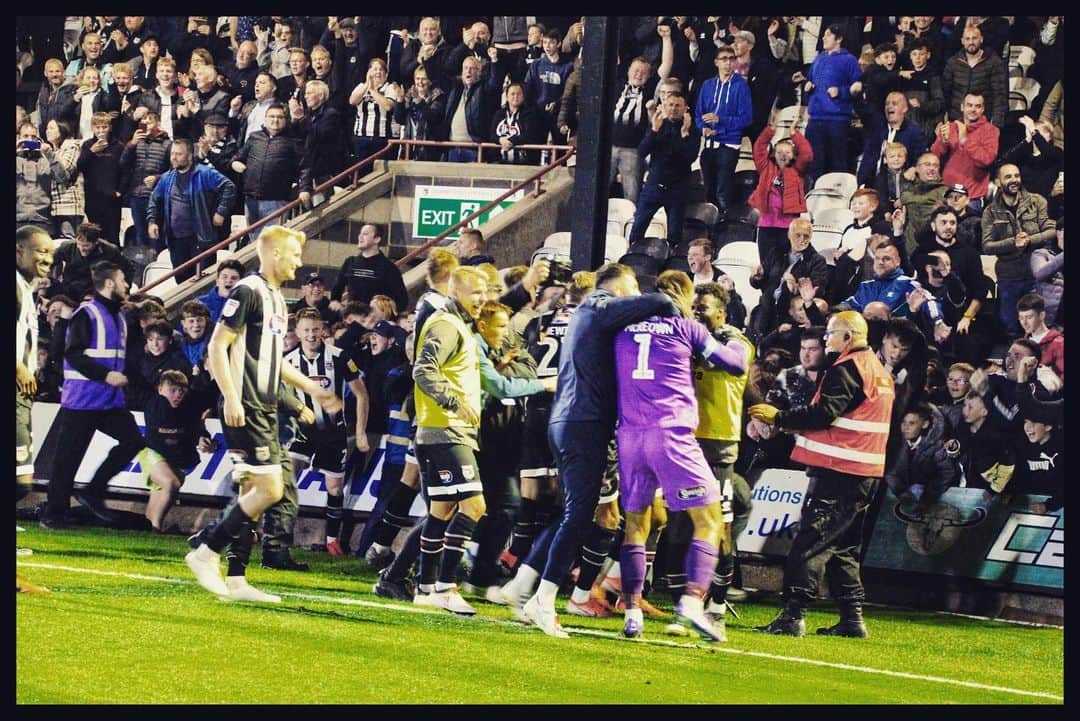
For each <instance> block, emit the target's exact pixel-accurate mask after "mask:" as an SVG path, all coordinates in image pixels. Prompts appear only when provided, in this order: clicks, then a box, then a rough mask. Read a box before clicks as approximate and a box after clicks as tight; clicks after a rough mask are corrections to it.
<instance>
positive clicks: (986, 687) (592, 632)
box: [17, 561, 1065, 701]
mask: <svg viewBox="0 0 1080 721" xmlns="http://www.w3.org/2000/svg"><path fill="white" fill-rule="evenodd" d="M17 563H18V565H20V566H26V567H28V568H46V569H52V570H56V571H70V572H72V573H88V574H93V575H97V576H115V577H120V578H131V579H135V580H139V581H158V582H161V583H173V584H183V585H189V584H194V583H195V582H194V581H186V580H182V579H178V578H169V577H166V576H147V575H143V574H139V573H125V572H121V571H100V570H97V569H93V568H78V567H75V566H61V565H58V564H52V563H36V562H26V561H18V562H17ZM277 593H279V594H280V595H281V596H289V597H293V598H297V599H302V600H309V601H322V602H328V603H339V604H342V605H346V606H360V607H364V608H382V609H387V608H392V609H394V610H397V611H405V612H408V613H422V614H431V615H438V616H443V617H447V615H446V614H445V613H443V612H442V611H439V610H436V609H429V608H427V607H423V606H412V605H405V604H399V603H390V602H376V601H365V600H363V599H359V598H338V597H335V596H323V595H319V594H312V593H295V592H292V591H278V592H277ZM472 618H473V619H474V620H477V621H483V622H485V623H495V624H498V625H502V626H510V627H512V628H522V625H521V624H520V623H518V622H517V621H510V620H503V619H500V618H486V617H481V616H473V617H472ZM567 629H568V631H571V632H572V633H573V635H579V636H595V637H598V638H608V639H618V640H626V639H622V637H621V636H620V634H619V633H618V632H615V631H603V630H600V629H590V628H576V627H573V626H570V627H567ZM633 643H642V644H648V645H651V646H667V647H676V648H688V647H689V648H706V649H709V650H712V651H719V652H721V653H730V654H735V655H740V656H752V657H754V658H763V659H768V660H770V661H787V662H790V663H802V664H807V665H811V666H822V667H825V668H834V669H838V670H842V671H856V672H859V673H867V674H874V675H878V676H891V677H894V678H904V679H910V680H914V681H926V682H929V683H940V684H948V685H952V686H963V687H964V688H974V689H980V690H983V691H1000V692H1002V693H1011V694H1016V695H1019V696H1033V697H1036V698H1045V699H1050V700H1053V701H1064V700H1065V697H1064V696H1060V695H1058V694H1052V693H1045V692H1042V691H1027V690H1024V689H1017V688H1010V687H1008V686H993V685H990V684H984V683H977V682H974V681H962V680H960V679H955V678H945V677H941V676H927V675H924V674H918V673H907V672H905V671H891V670H889V669H883V668H872V667H869V666H854V665H851V664H846V663H836V662H835V661H821V660H818V659H813V658H802V657H800V656H783V655H780V654H773V653H765V652H763V651H747V650H743V649H737V648H730V647H728V646H722V645H719V644H709V645H707V646H706V645H702V644H695V643H679V642H677V641H669V640H666V639H654V638H643V639H635V640H634V641H633Z"/></svg>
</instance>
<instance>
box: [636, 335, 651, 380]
mask: <svg viewBox="0 0 1080 721" xmlns="http://www.w3.org/2000/svg"><path fill="white" fill-rule="evenodd" d="M634 342H635V343H637V344H638V349H637V368H635V369H634V372H633V373H631V374H630V377H631V378H633V379H634V380H636V381H651V380H652V379H653V378H655V377H656V374H655V373H654V372H653V371H652V369H651V368H649V346H650V345H651V344H652V336H651V335H649V334H648V333H635V334H634Z"/></svg>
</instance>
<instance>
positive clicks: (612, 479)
mask: <svg viewBox="0 0 1080 721" xmlns="http://www.w3.org/2000/svg"><path fill="white" fill-rule="evenodd" d="M618 497H619V451H618V448H617V446H616V445H615V439H614V438H612V439H611V442H609V443H608V447H607V463H606V465H605V466H604V475H603V477H602V478H601V479H600V500H599V501H598V504H599V505H601V506H602V505H604V504H605V503H611V502H612V501H614V500H616V499H617V498H618Z"/></svg>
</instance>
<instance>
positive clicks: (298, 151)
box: [233, 130, 304, 200]
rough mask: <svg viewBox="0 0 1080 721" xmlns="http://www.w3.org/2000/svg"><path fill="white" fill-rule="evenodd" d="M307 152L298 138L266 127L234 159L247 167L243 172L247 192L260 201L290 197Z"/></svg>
mask: <svg viewBox="0 0 1080 721" xmlns="http://www.w3.org/2000/svg"><path fill="white" fill-rule="evenodd" d="M303 157H304V151H303V148H301V146H300V142H299V141H297V140H296V139H295V138H290V137H287V136H286V135H285V134H284V133H278V134H277V135H276V136H274V137H272V138H271V137H270V135H269V134H268V133H267V132H266V131H265V130H257V131H255V132H254V133H252V134H251V137H249V138H248V140H247V142H246V143H244V145H243V147H242V148H240V151H239V152H238V153H237V154H236V157H235V158H233V160H234V161H239V162H241V163H244V164H245V165H246V166H247V170H245V171H244V195H245V196H247V197H250V198H256V199H258V200H288V199H289V197H290V196H291V195H292V184H293V182H294V181H295V180H296V179H297V178H299V177H300V163H301V161H302V160H303Z"/></svg>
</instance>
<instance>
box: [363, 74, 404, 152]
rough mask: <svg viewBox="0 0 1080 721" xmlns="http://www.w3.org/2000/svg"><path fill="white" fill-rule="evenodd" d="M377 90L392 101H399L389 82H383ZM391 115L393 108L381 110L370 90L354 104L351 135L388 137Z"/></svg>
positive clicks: (392, 114)
mask: <svg viewBox="0 0 1080 721" xmlns="http://www.w3.org/2000/svg"><path fill="white" fill-rule="evenodd" d="M379 92H380V93H382V94H383V95H385V96H386V97H388V98H390V99H391V100H393V101H394V102H401V98H400V97H398V93H397V89H396V88H395V87H394V85H393V84H392V83H390V82H386V83H383V86H382V87H381V88H379ZM393 116H394V111H393V109H391V110H390V111H389V112H388V111H385V110H383V109H382V106H380V105H379V103H378V102H376V101H375V98H373V97H372V96H371V93H370V92H367V93H364V97H363V98H361V99H360V102H359V103H358V104H357V105H356V123H355V124H354V125H353V135H356V136H359V137H363V138H389V137H390V136H391V130H390V121H391V120H393Z"/></svg>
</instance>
